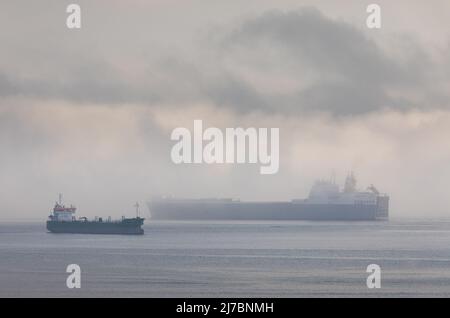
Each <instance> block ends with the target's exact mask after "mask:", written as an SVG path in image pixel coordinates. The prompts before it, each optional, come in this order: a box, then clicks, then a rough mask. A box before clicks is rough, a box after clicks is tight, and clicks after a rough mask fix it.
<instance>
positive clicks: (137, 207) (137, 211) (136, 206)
mask: <svg viewBox="0 0 450 318" xmlns="http://www.w3.org/2000/svg"><path fill="white" fill-rule="evenodd" d="M134 207H135V208H136V217H137V218H138V217H139V203H137V202H136V204H135V205H134Z"/></svg>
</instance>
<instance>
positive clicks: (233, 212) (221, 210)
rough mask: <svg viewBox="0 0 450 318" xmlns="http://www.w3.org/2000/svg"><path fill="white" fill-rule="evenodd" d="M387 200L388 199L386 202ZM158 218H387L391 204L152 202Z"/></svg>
mask: <svg viewBox="0 0 450 318" xmlns="http://www.w3.org/2000/svg"><path fill="white" fill-rule="evenodd" d="M385 203H386V204H387V202H385ZM149 209H150V215H151V218H152V219H154V220H319V221H320V220H323V221H326V220H330V221H366V220H367V221H373V220H379V219H387V217H388V211H387V206H382V205H380V204H377V205H354V204H348V205H347V204H306V203H294V202H239V201H230V202H201V201H199V202H195V200H193V201H191V202H189V201H187V202H183V201H178V202H177V201H176V200H174V201H170V200H167V201H152V202H149Z"/></svg>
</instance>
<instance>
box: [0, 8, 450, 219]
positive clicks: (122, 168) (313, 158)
mask: <svg viewBox="0 0 450 318" xmlns="http://www.w3.org/2000/svg"><path fill="white" fill-rule="evenodd" d="M72 2H74V3H78V4H80V5H81V10H82V28H81V29H80V30H69V29H67V28H66V24H65V21H66V17H67V14H66V12H65V9H66V6H67V5H68V4H69V3H72ZM372 2H376V3H378V4H380V6H381V9H382V28H381V29H380V30H373V29H368V28H367V27H366V24H365V20H366V18H367V13H366V7H367V5H368V4H370V3H372ZM0 43H1V49H0V198H1V199H0V219H13V218H21V219H24V218H34V219H39V218H42V219H45V217H46V216H47V215H48V214H49V212H50V210H51V208H52V204H53V203H54V201H55V200H56V198H57V195H58V193H60V192H62V193H63V194H64V196H65V198H66V200H67V201H68V203H74V204H76V205H77V206H78V207H79V214H80V215H86V216H95V215H103V216H106V215H112V216H115V217H117V216H121V215H123V214H129V215H132V213H133V207H132V206H133V204H134V202H135V201H139V202H141V203H142V204H144V203H145V201H146V200H147V199H149V198H150V197H151V196H153V195H165V194H171V195H175V196H182V197H235V198H241V199H247V200H290V199H292V198H302V197H305V196H307V194H308V191H309V188H310V187H311V185H312V183H313V182H314V181H315V180H316V179H318V178H328V177H330V176H331V174H332V173H333V172H334V173H335V175H336V178H337V181H338V182H340V183H342V182H343V179H344V178H345V175H346V174H347V172H348V171H349V170H353V171H354V172H355V173H356V176H357V177H358V181H359V186H360V188H361V189H365V187H367V186H368V185H369V184H371V183H373V184H375V186H377V187H378V188H379V189H380V190H381V191H382V192H387V193H389V194H390V196H391V215H392V216H393V217H437V216H446V217H450V209H449V207H450V195H449V189H450V165H449V163H450V140H449V136H450V104H449V97H450V2H449V1H447V0H433V1H427V2H426V1H421V0H407V1H406V0H405V1H400V0H395V1H361V0H354V1H353V0H346V1H317V0H315V1H312V0H311V1H300V0H295V1H287V0H286V1H280V0H272V1H268V0H257V1H256V0H255V1H235V0H227V1H213V0H203V1H197V0H186V1H175V0H164V1H162V0H161V1H137V0H135V1H132V0H128V1H111V0H108V1H70V2H69V1H33V2H31V1H17V0H16V1H2V2H1V4H0ZM194 119H202V120H203V121H204V125H206V126H215V127H220V128H225V127H269V128H270V127H279V128H280V150H281V151H280V170H279V173H278V174H276V175H260V174H259V166H258V165H250V164H247V165H179V166H177V165H175V164H173V163H172V161H171V159H170V149H171V147H172V146H173V144H174V143H173V142H172V141H171V140H170V133H171V131H172V130H173V129H174V128H176V127H188V128H192V126H193V120H194Z"/></svg>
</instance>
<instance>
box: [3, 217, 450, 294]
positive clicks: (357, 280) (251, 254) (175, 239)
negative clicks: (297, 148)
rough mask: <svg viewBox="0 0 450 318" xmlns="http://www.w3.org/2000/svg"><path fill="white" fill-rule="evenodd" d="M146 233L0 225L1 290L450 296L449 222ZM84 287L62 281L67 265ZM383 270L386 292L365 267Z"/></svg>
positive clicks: (195, 227)
mask: <svg viewBox="0 0 450 318" xmlns="http://www.w3.org/2000/svg"><path fill="white" fill-rule="evenodd" d="M145 231H146V234H145V235H144V236H114V235H73V234H50V233H47V232H46V230H45V226H44V224H43V223H42V224H40V223H0V296H1V297H17V296H30V297H325V296H326V297H338V296H350V297H353V296H364V297H380V296H387V297H400V296H406V297H410V296H411V297H418V296H445V297H449V296H450V221H449V220H445V221H444V220H427V221H423V220H422V221H417V220H416V221H414V220H409V221H390V222H374V223H365V222H363V223H361V222H355V223H338V222H317V223H315V222H291V223H289V222H258V223H242V222H240V223H230V222H227V223H205V222H201V223H171V222H165V223H164V222H158V223H149V222H148V224H146V225H145ZM72 263H75V264H78V265H80V267H81V271H82V274H81V289H77V290H74V289H73V290H69V289H68V288H67V287H66V278H67V275H68V274H67V273H66V272H65V270H66V267H67V265H68V264H72ZM372 263H375V264H378V265H380V266H381V268H382V283H381V289H378V290H373V289H372V290H369V289H368V288H367V287H366V278H367V275H368V274H367V273H366V267H367V265H369V264H372Z"/></svg>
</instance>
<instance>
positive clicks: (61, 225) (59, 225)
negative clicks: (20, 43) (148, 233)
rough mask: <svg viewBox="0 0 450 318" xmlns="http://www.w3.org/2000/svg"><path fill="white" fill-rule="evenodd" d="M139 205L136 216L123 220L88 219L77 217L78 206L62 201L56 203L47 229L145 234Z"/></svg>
mask: <svg viewBox="0 0 450 318" xmlns="http://www.w3.org/2000/svg"><path fill="white" fill-rule="evenodd" d="M138 209H139V205H138V204H137V203H136V217H135V218H125V217H122V219H121V220H111V218H108V219H106V220H104V219H103V218H95V220H88V219H87V218H86V217H81V218H79V219H77V218H76V217H75V211H76V208H75V207H74V206H72V205H71V206H69V207H66V206H65V205H63V204H62V202H61V195H60V198H59V202H56V203H55V206H54V208H53V213H52V214H51V215H50V216H49V217H48V221H47V230H48V231H49V232H52V233H73V234H144V230H143V229H142V225H143V224H144V218H141V217H139V210H138Z"/></svg>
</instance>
